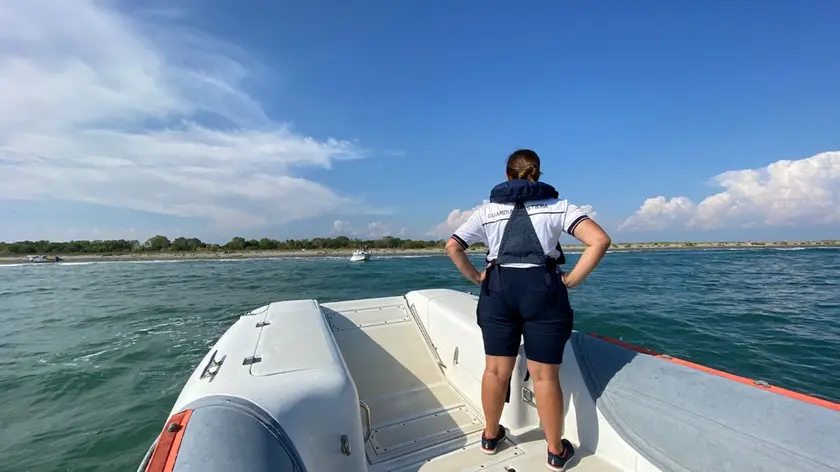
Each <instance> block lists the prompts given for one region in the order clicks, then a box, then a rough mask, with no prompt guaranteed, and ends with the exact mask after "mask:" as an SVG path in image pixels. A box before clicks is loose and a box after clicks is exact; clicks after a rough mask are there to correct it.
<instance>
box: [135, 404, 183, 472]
mask: <svg viewBox="0 0 840 472" xmlns="http://www.w3.org/2000/svg"><path fill="white" fill-rule="evenodd" d="M191 415H192V410H185V411H182V412H180V413H175V414H174V415H172V416H171V417H170V418H169V420H168V421H167V422H166V426H164V428H163V432H161V433H160V437H159V438H158V443H157V445H155V450H154V452H153V453H152V457H151V459H150V460H149V466H148V467H146V472H172V470H173V469H174V468H175V460H176V459H177V458H178V449H179V448H180V447H181V440H182V439H183V438H184V431H186V429H187V423H189V421H190V416H191Z"/></svg>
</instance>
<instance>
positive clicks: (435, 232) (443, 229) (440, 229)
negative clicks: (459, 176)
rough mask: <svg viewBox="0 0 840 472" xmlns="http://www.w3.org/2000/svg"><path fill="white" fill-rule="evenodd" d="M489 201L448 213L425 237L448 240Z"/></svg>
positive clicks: (593, 213)
mask: <svg viewBox="0 0 840 472" xmlns="http://www.w3.org/2000/svg"><path fill="white" fill-rule="evenodd" d="M488 202H489V200H484V202H482V203H481V205H477V206H474V207H472V208H470V209H469V210H460V209H458V208H456V209H454V210H452V211H450V212H449V215H448V216H447V217H446V219H445V220H444V221H442V222H440V223H438V224H437V225H435V227H434V228H432V229H430V230H429V231H428V232H427V233H426V235H427V236H432V237H436V238H448V237H449V236H451V235H452V233H453V232H455V230H456V229H458V227H460V226H461V225H462V224H464V222H466V221H467V220H468V219H469V218H470V217H471V216H472V215H473V213H475V211H476V210H478V209H479V208H481V207H482V205H484V204H485V203H488ZM580 208H581V209H582V210H583V211H584V212H586V214H587V215H589V216H590V217H591V218H592V219H595V217H596V216H597V214H598V213H597V212H596V211H595V209H594V208H592V205H580Z"/></svg>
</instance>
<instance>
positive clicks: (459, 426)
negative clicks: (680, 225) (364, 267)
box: [138, 290, 840, 472]
mask: <svg viewBox="0 0 840 472" xmlns="http://www.w3.org/2000/svg"><path fill="white" fill-rule="evenodd" d="M475 312H476V297H474V296H472V295H469V294H467V293H462V292H457V291H453V290H420V291H414V292H410V293H408V294H406V295H405V296H395V297H388V298H375V299H363V300H351V301H342V302H335V303H318V302H317V301H315V300H295V301H283V302H276V303H271V304H269V305H266V306H263V307H260V308H257V309H255V310H253V311H251V312H250V313H248V314H246V315H244V316H242V317H240V318H239V320H237V321H236V322H235V323H234V324H233V325H232V326H231V327H230V328H229V329H228V331H227V332H226V333H224V334H223V335H222V336H221V338H220V339H219V340H218V341H217V342H216V344H215V345H214V346H213V347H212V348H211V349H210V351H209V352H208V353H207V355H206V356H205V357H204V359H203V360H202V361H201V362H200V363H199V364H198V366H197V367H196V369H195V371H194V372H193V373H192V375H191V376H190V377H189V379H188V380H187V383H186V385H185V386H184V388H183V390H182V391H181V394H180V396H179V397H178V399H177V400H176V401H175V405H174V406H173V408H172V410H171V412H170V413H169V415H167V419H166V422H165V423H164V425H163V429H162V432H161V433H160V435H159V436H158V437H157V439H155V441H154V443H153V444H152V446H151V447H150V448H149V451H148V452H147V454H146V456H145V457H144V458H143V460H142V462H141V465H140V468H139V469H138V470H139V471H141V472H162V471H164V470H166V471H171V472H228V471H240V470H241V471H249V472H268V471H282V472H322V471H323V472H326V471H342V472H478V471H482V472H512V471H519V472H531V471H537V470H544V467H545V460H546V442H545V439H544V436H543V433H542V430H541V429H540V421H539V417H538V416H537V410H536V406H535V400H534V393H533V392H534V385H533V380H532V379H531V378H530V376H529V375H528V373H527V368H526V362H525V358H524V354H523V353H524V351H523V349H522V347H521V346H520V351H519V357H518V359H517V362H516V367H515V370H514V373H513V377H512V378H511V381H510V390H509V391H510V395H509V398H508V403H507V404H506V405H505V409H504V414H503V416H502V424H504V425H505V426H506V427H508V429H509V433H508V435H507V438H506V439H505V440H504V442H503V443H502V444H501V445H500V446H499V450H498V452H497V453H496V454H495V455H486V454H484V453H482V451H481V447H480V437H481V432H482V430H483V429H484V421H483V418H482V410H481V376H482V372H483V370H484V351H483V348H482V340H481V333H480V331H479V328H478V326H477V325H476V322H475ZM561 382H562V386H563V394H564V403H565V421H564V424H565V428H564V429H565V434H564V436H565V437H566V438H568V439H569V440H570V441H571V442H572V443H574V444H575V446H576V447H577V454H576V456H575V458H574V459H572V461H571V462H570V463H569V465H568V470H571V471H573V472H596V471H597V472H617V471H618V472H631V471H632V472H677V471H679V472H700V471H718V470H720V471H723V470H729V471H738V472H758V471H785V472H791V471H801V472H837V471H840V448H838V447H837V445H838V438H840V405H838V404H834V403H831V402H828V401H825V400H820V399H817V398H813V397H808V396H805V395H802V394H798V393H795V392H790V391H787V390H783V389H779V388H776V387H773V386H770V385H768V384H766V383H764V382H760V381H753V380H750V379H744V378H741V377H736V376H733V375H730V374H725V373H722V372H719V371H714V370H712V369H709V368H706V367H702V366H698V365H696V364H691V363H689V362H686V361H682V360H679V359H675V358H672V357H670V356H666V355H659V354H656V353H653V352H651V351H647V350H644V349H641V348H637V347H634V346H631V345H627V344H624V343H622V342H620V341H614V340H609V339H606V338H601V337H599V336H597V335H586V334H582V333H579V332H575V333H573V335H572V338H571V339H570V340H569V342H568V343H567V344H566V352H565V357H564V364H563V367H562V369H561Z"/></svg>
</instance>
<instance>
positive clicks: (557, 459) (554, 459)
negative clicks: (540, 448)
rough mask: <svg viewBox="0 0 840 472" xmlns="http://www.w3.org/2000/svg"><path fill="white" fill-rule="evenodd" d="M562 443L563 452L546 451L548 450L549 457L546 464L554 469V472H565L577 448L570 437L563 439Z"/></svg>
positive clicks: (550, 468) (549, 468)
mask: <svg viewBox="0 0 840 472" xmlns="http://www.w3.org/2000/svg"><path fill="white" fill-rule="evenodd" d="M560 443H561V444H562V445H563V453H562V454H552V453H551V452H550V451H546V452H548V459H547V460H546V461H545V466H546V467H548V470H553V471H554V472H563V471H564V470H566V464H567V463H568V462H569V460H571V458H572V457H574V455H575V448H574V447H573V446H572V443H570V442H569V440H568V439H563V440H561V441H560Z"/></svg>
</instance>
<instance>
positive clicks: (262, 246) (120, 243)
mask: <svg viewBox="0 0 840 472" xmlns="http://www.w3.org/2000/svg"><path fill="white" fill-rule="evenodd" d="M445 244H446V240H445V239H439V240H426V241H424V240H412V239H401V238H395V237H392V236H385V237H384V238H380V239H367V240H363V239H351V238H348V237H347V236H338V237H335V238H313V239H287V240H284V241H279V240H276V239H270V238H262V239H259V240H257V239H245V238H243V237H235V238H233V239H231V240H230V241H228V242H227V243H225V244H212V243H205V242H204V241H202V240H200V239H198V238H184V237H178V238H175V239H173V240H171V241H170V239H169V238H168V237H166V236H163V235H157V236H154V237H151V238H149V239H148V240H146V242H144V243H141V242H140V241H136V240H131V241H130V240H126V239H111V240H95V241H87V240H80V241H66V242H57V241H17V242H13V243H4V242H0V255H2V254H7V255H8V254H13V255H19V254H125V253H132V252H209V251H270V250H275V251H277V250H279V251H295V250H298V251H299V250H303V249H306V250H326V249H334V250H336V249H337V250H341V249H353V248H360V247H362V246H367V247H368V248H370V249H427V248H443V247H444V245H445Z"/></svg>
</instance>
